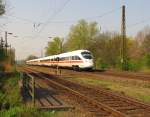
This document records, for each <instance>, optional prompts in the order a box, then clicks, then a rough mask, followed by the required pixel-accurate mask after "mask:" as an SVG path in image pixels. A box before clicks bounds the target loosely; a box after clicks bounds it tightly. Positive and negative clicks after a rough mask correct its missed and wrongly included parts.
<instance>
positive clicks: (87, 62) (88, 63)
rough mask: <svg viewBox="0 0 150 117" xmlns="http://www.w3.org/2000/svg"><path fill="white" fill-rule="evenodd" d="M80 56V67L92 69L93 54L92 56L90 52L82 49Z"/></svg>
mask: <svg viewBox="0 0 150 117" xmlns="http://www.w3.org/2000/svg"><path fill="white" fill-rule="evenodd" d="M81 57H82V60H83V64H82V66H80V68H82V69H85V70H92V69H93V67H94V62H93V56H92V54H91V52H89V51H82V52H81Z"/></svg>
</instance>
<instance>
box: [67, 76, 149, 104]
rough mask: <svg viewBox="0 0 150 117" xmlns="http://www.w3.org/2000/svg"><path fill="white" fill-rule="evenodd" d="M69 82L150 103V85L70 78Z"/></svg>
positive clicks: (123, 81)
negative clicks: (100, 88) (114, 92)
mask: <svg viewBox="0 0 150 117" xmlns="http://www.w3.org/2000/svg"><path fill="white" fill-rule="evenodd" d="M68 80H71V81H75V82H78V83H80V84H84V85H92V86H97V87H103V88H105V89H107V90H112V91H116V92H119V93H122V94H125V95H127V96H130V97H133V98H136V99H138V100H141V101H143V102H145V103H150V83H149V82H144V81H136V80H132V79H131V80H129V79H128V80H127V79H121V80H120V79H117V78H116V79H94V78H93V79H92V78H90V79H89V78H88V79H87V78H79V77H77V78H68Z"/></svg>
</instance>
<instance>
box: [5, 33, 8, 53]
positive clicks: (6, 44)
mask: <svg viewBox="0 0 150 117" xmlns="http://www.w3.org/2000/svg"><path fill="white" fill-rule="evenodd" d="M7 46H8V43H7V31H5V48H6V55H7Z"/></svg>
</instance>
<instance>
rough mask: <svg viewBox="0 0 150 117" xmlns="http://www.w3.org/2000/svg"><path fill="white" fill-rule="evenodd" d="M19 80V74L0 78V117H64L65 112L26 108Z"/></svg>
mask: <svg viewBox="0 0 150 117" xmlns="http://www.w3.org/2000/svg"><path fill="white" fill-rule="evenodd" d="M19 80H20V76H19V73H14V74H12V75H10V76H5V77H3V78H0V117H62V116H61V115H63V114H64V117H65V115H66V114H65V112H59V111H58V112H55V111H40V110H38V109H36V108H29V107H26V106H25V105H24V104H23V102H22V96H21V91H20V88H19V85H18V81H19ZM68 117H69V116H68Z"/></svg>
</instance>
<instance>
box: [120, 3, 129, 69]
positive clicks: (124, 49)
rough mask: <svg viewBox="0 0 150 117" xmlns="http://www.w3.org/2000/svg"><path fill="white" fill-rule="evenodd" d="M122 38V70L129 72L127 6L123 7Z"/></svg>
mask: <svg viewBox="0 0 150 117" xmlns="http://www.w3.org/2000/svg"><path fill="white" fill-rule="evenodd" d="M121 37H122V41H121V42H122V44H121V47H122V49H121V50H122V52H121V57H122V60H121V62H122V70H128V65H127V40H126V15H125V5H123V6H122V24H121Z"/></svg>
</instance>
